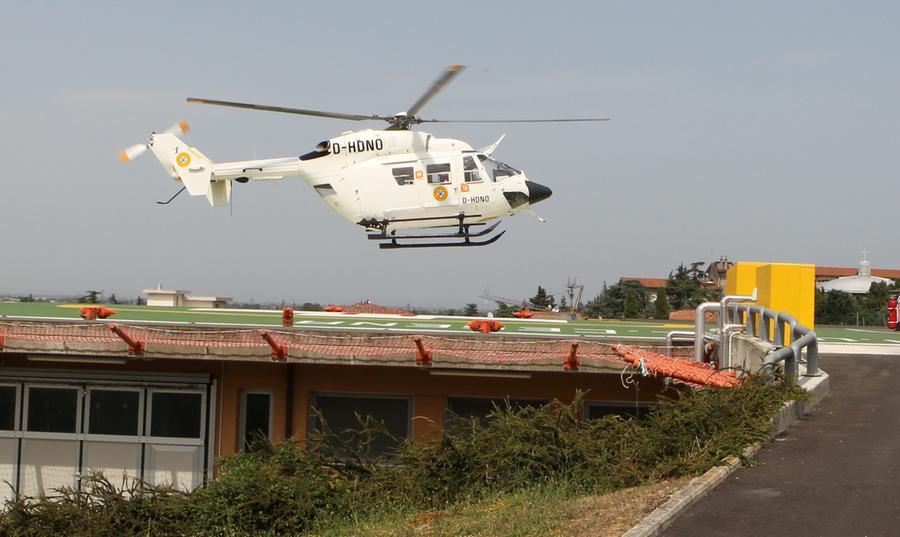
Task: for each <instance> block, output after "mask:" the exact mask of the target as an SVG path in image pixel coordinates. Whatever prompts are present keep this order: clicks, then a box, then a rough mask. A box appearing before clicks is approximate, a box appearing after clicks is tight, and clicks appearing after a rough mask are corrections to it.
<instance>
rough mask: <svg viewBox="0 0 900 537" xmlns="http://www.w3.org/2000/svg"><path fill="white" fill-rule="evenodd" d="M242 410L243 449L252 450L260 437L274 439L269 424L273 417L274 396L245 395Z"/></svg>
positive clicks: (263, 394) (265, 394)
mask: <svg viewBox="0 0 900 537" xmlns="http://www.w3.org/2000/svg"><path fill="white" fill-rule="evenodd" d="M242 403H243V404H242V407H241V410H242V411H243V418H242V422H241V425H242V433H241V434H242V439H241V449H248V448H252V447H253V446H254V444H255V442H256V440H258V439H259V438H260V437H263V438H269V439H271V438H272V434H271V431H270V430H269V424H270V421H271V416H272V395H271V394H268V393H244V394H243V401H242Z"/></svg>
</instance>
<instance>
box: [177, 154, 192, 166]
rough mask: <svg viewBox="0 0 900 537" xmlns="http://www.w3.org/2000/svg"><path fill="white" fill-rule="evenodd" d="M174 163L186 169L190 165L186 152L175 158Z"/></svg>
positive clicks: (189, 158) (189, 157)
mask: <svg viewBox="0 0 900 537" xmlns="http://www.w3.org/2000/svg"><path fill="white" fill-rule="evenodd" d="M175 162H177V163H178V166H180V167H182V168H186V167H188V166H190V164H191V156H190V155H189V154H188V153H187V152H186V151H182V152H181V153H178V155H176V156H175Z"/></svg>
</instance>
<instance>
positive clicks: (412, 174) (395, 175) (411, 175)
mask: <svg viewBox="0 0 900 537" xmlns="http://www.w3.org/2000/svg"><path fill="white" fill-rule="evenodd" d="M407 170H409V173H408V174H407V173H405V172H406V171H407ZM400 171H402V172H403V173H399V174H398V173H397V172H400ZM391 176H392V177H393V178H394V181H396V183H397V186H409V185H414V184H416V168H415V167H414V166H398V167H396V168H391ZM407 176H408V177H409V180H408V181H406V180H404V182H402V183H401V182H400V178H401V177H407Z"/></svg>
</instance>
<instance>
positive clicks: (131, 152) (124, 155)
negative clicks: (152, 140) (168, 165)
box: [119, 121, 191, 163]
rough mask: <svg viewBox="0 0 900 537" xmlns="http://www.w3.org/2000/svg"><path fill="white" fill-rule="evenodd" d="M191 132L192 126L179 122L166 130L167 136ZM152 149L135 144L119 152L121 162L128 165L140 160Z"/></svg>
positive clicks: (146, 145)
mask: <svg viewBox="0 0 900 537" xmlns="http://www.w3.org/2000/svg"><path fill="white" fill-rule="evenodd" d="M189 130H191V127H190V125H188V122H187V121H179V122H178V123H176V124H174V125H172V126H171V127H169V128H168V129H166V130H165V133H166V134H174V135H175V136H180V135H182V134H184V133H186V132H188V131H189ZM149 148H150V145H149V144H146V143H143V144H134V145H130V146H128V147H126V148H125V149H123V150H121V151H119V160H120V161H122V163H128V162H131V161H132V160H134V159H136V158H138V157H139V156H141V155H143V154H144V152H146V151H147V149H149Z"/></svg>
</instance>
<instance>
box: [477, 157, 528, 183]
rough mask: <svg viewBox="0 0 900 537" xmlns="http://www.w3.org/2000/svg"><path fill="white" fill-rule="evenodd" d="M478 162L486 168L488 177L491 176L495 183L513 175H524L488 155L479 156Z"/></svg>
mask: <svg viewBox="0 0 900 537" xmlns="http://www.w3.org/2000/svg"><path fill="white" fill-rule="evenodd" d="M478 160H480V161H481V164H482V165H483V166H484V170H485V171H486V172H487V174H488V176H490V178H491V180H492V181H494V182H495V183H496V182H497V181H500V180H503V179H504V178H506V177H511V176H513V175H518V174H520V173H522V172H520V171H519V170H517V169H515V168H513V167H512V166H508V165H506V164H504V163H502V162H500V161H499V160H495V159H492V158H491V157H489V156H487V155H481V154H479V155H478Z"/></svg>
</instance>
